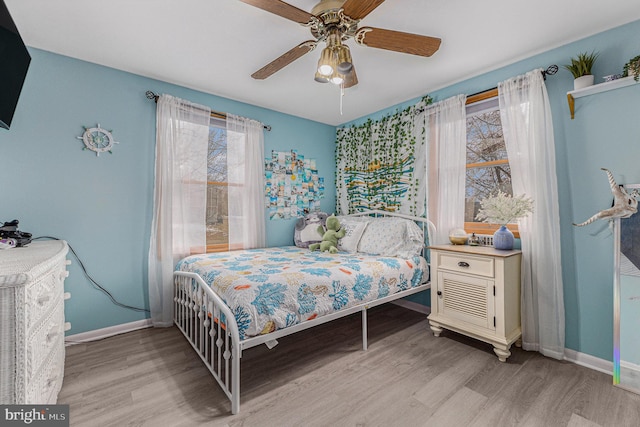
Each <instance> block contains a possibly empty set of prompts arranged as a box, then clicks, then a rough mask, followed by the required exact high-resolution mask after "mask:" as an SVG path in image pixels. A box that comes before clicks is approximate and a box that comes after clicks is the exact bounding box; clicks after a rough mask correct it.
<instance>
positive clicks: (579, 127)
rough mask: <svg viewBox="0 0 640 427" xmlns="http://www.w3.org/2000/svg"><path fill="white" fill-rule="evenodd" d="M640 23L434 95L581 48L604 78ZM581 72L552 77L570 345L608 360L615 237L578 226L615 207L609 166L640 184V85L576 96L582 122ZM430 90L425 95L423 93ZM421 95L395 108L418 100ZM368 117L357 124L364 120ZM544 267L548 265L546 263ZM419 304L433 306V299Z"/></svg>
mask: <svg viewBox="0 0 640 427" xmlns="http://www.w3.org/2000/svg"><path fill="white" fill-rule="evenodd" d="M638 40H640V21H636V22H633V23H631V24H627V25H624V26H622V27H619V28H616V29H613V30H610V31H607V32H604V33H601V34H598V35H595V36H592V37H589V38H586V39H583V40H579V41H577V42H574V43H571V44H569V45H566V46H562V47H560V48H556V49H553V50H550V51H548V52H545V53H543V54H540V55H536V56H534V57H531V58H528V59H526V60H523V61H520V62H517V63H515V64H512V65H509V66H506V67H503V68H500V69H497V70H494V71H492V72H489V73H487V74H484V75H481V76H479V77H476V78H473V79H469V80H466V81H464V82H461V83H458V84H455V85H452V86H449V87H446V88H444V89H441V90H438V91H435V92H433V93H430V95H431V96H432V97H434V99H435V100H436V101H438V100H443V99H446V98H448V97H451V96H454V95H457V94H460V93H466V94H473V93H477V92H481V91H484V90H487V89H490V88H493V87H496V86H497V84H498V82H500V81H503V80H506V79H508V78H510V77H513V76H516V75H520V74H524V73H525V72H527V71H530V70H532V69H535V68H546V67H547V66H549V65H551V64H557V65H558V66H562V65H563V64H567V63H568V62H569V59H570V58H571V57H574V56H576V55H577V54H578V53H580V52H591V51H593V50H595V51H598V52H600V58H599V59H598V60H597V61H596V63H595V66H594V70H593V72H594V74H595V76H596V82H602V77H603V76H605V75H609V74H616V73H621V72H622V67H623V65H624V64H625V63H626V62H627V61H628V60H629V59H630V58H633V57H635V56H636V55H638V54H640V45H639V44H638ZM570 90H573V77H572V76H571V74H570V73H569V72H568V71H567V70H564V69H563V68H562V67H561V69H560V71H558V73H557V74H556V75H555V76H550V77H548V78H547V91H548V93H549V98H550V103H551V109H552V112H553V123H554V131H555V132H554V133H555V142H556V169H557V176H558V186H559V189H558V191H559V197H560V223H561V224H560V228H561V240H562V268H563V279H564V299H565V312H566V321H565V327H566V346H567V348H570V349H573V350H576V351H579V352H583V353H587V354H590V355H593V356H596V357H599V358H602V359H606V360H612V354H613V344H612V342H613V320H612V319H613V240H612V235H611V231H610V230H609V229H608V228H607V225H606V223H605V222H599V223H596V224H592V225H590V226H588V227H584V228H575V227H574V226H572V223H573V222H581V221H583V220H585V219H587V218H589V217H590V216H591V215H592V214H594V213H596V212H598V211H600V210H602V209H605V208H608V207H610V206H611V201H612V196H611V191H610V189H609V184H608V182H607V179H606V176H605V174H604V173H603V172H602V171H601V170H600V168H602V167H606V168H608V169H610V170H611V171H612V172H613V173H614V175H615V177H616V179H617V180H618V182H619V183H638V182H640V166H639V162H640V84H638V85H635V86H632V87H627V88H625V89H618V90H614V91H611V92H606V93H601V94H598V95H593V96H589V97H585V98H580V99H577V100H576V116H575V120H571V118H570V115H569V109H568V106H567V96H566V94H567V91H570ZM420 95H424V94H420ZM417 101H418V98H416V99H414V100H411V101H408V102H406V103H404V104H401V105H398V106H393V107H390V108H388V109H386V110H384V111H381V112H378V113H376V114H374V115H372V116H370V117H372V118H377V117H380V116H381V115H383V114H387V113H389V112H393V111H395V109H396V108H398V107H404V106H406V105H411V104H415V103H416V102H417ZM365 119H366V117H365V118H361V119H358V120H357V121H355V123H361V122H363V121H364V120H365ZM539 267H540V268H544V266H539ZM421 298H422V299H421V300H419V301H418V302H422V303H428V298H426V297H425V296H422V297H421Z"/></svg>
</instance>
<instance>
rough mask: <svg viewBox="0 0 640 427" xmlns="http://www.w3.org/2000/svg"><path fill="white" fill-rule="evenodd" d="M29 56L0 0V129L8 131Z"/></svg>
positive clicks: (4, 5)
mask: <svg viewBox="0 0 640 427" xmlns="http://www.w3.org/2000/svg"><path fill="white" fill-rule="evenodd" d="M30 62H31V56H30V55H29V51H27V47H26V46H25V45H24V43H23V41H22V38H21V37H20V33H18V29H17V28H16V24H15V23H14V22H13V19H12V18H11V15H10V14H9V9H7V5H6V4H4V0H0V127H2V128H5V129H9V126H11V120H13V113H15V110H16V106H17V105H18V98H19V97H20V92H22V86H23V84H24V79H25V77H26V76H27V70H28V69H29V63H30Z"/></svg>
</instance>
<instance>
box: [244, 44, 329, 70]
mask: <svg viewBox="0 0 640 427" xmlns="http://www.w3.org/2000/svg"><path fill="white" fill-rule="evenodd" d="M317 44H318V43H317V42H316V41H315V40H307V41H306V42H302V43H300V44H299V45H298V46H296V47H294V48H293V49H291V50H290V51H288V52H286V53H284V54H283V55H281V56H279V57H278V58H277V59H275V60H274V61H271V62H270V63H268V64H267V65H265V66H264V67H262V68H260V69H259V70H258V71H256V72H255V73H253V74H251V77H253V78H254V79H257V80H264V79H266V78H267V77H269V76H270V75H272V74H274V73H276V72H278V71H280V70H281V69H283V68H284V67H286V66H287V65H289V64H291V63H292V62H293V61H295V60H296V59H298V58H300V57H301V56H303V55H304V54H306V53H309V52H311V51H312V50H313V49H315V48H316V45H317Z"/></svg>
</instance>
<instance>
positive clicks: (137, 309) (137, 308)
mask: <svg viewBox="0 0 640 427" xmlns="http://www.w3.org/2000/svg"><path fill="white" fill-rule="evenodd" d="M38 239H50V240H64V239H60V238H58V237H53V236H40V237H35V238H33V240H38ZM67 246H69V250H71V253H72V254H73V256H74V257H75V258H76V260H78V264H79V265H80V268H82V272H83V273H84V275H85V276H86V278H87V279H89V281H90V282H91V283H92V284H93V286H94V288H96V289H98V290H99V291H101V292H102V293H104V294H105V295H107V296H108V297H109V299H110V300H111V302H112V303H113V304H115V305H117V306H118V307H122V308H126V309H128V310H133V311H137V312H142V313H149V310H147V309H146V308H140V307H134V306H131V305H127V304H123V303H121V302H119V301H117V300H116V299H115V298H114V297H113V295H111V292H109V291H108V290H106V289H105V288H104V287H102V286H101V285H100V284H99V283H98V282H96V281H95V280H94V278H93V277H91V275H90V274H89V272H87V269H86V267H85V266H84V263H83V262H82V260H81V259H80V257H78V254H77V253H76V251H75V250H74V249H73V248H72V247H71V245H70V244H69V242H67Z"/></svg>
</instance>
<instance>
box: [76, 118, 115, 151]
mask: <svg viewBox="0 0 640 427" xmlns="http://www.w3.org/2000/svg"><path fill="white" fill-rule="evenodd" d="M83 127H84V133H83V134H82V135H81V136H77V137H76V138H78V139H81V140H82V142H84V147H82V149H83V150H91V151H95V153H96V156H100V153H104V152H108V153H109V154H113V152H112V151H111V149H112V148H113V144H120V143H119V142H118V141H115V140H114V139H113V135H112V134H111V132H113V131H111V130H106V129H103V128H102V127H100V123H98V124H97V125H96V127H92V128H89V127H86V126H83Z"/></svg>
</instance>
